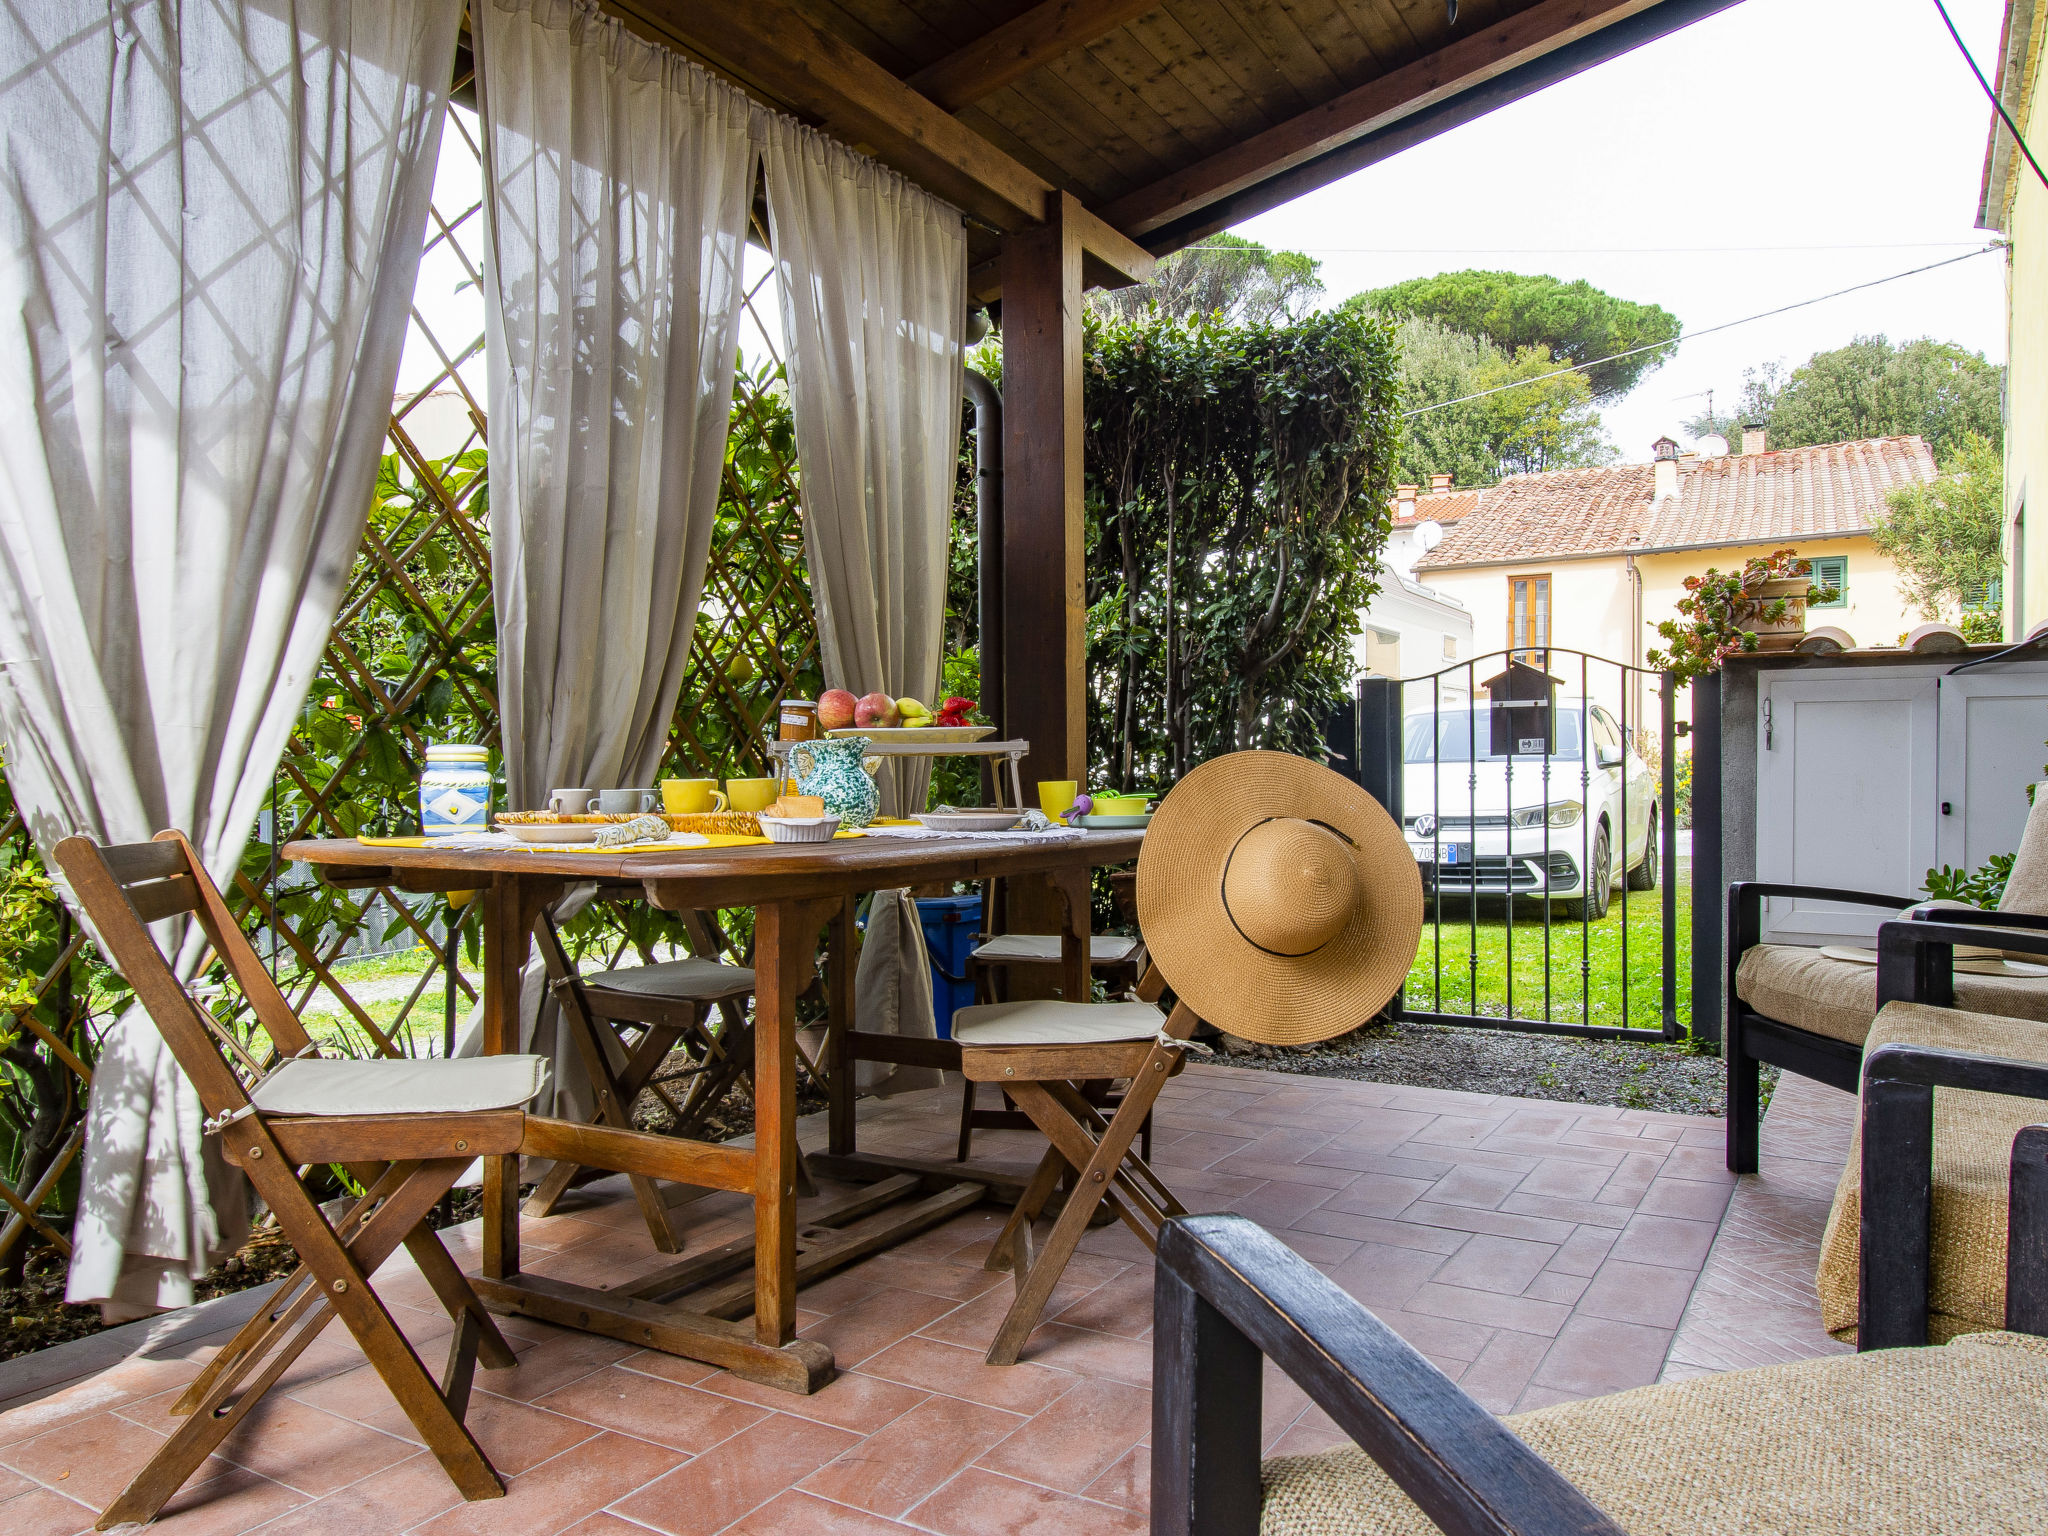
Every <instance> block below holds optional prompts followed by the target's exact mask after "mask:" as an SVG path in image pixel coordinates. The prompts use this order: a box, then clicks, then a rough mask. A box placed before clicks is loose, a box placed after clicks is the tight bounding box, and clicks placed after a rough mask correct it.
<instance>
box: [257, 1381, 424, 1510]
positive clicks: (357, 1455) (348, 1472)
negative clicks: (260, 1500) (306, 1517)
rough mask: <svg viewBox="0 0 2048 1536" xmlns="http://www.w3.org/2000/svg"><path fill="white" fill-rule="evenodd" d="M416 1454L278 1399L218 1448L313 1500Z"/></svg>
mask: <svg viewBox="0 0 2048 1536" xmlns="http://www.w3.org/2000/svg"><path fill="white" fill-rule="evenodd" d="M413 1451H414V1446H413V1445H412V1444H410V1443H409V1442H407V1441H404V1440H401V1439H399V1438H398V1437H397V1436H396V1435H388V1434H383V1433H380V1432H379V1431H378V1430H375V1429H372V1428H370V1427H369V1426H367V1425H365V1424H362V1423H360V1422H358V1421H357V1420H354V1419H344V1418H341V1417H339V1416H337V1415H335V1414H332V1413H323V1412H321V1411H320V1410H319V1409H318V1408H314V1407H312V1406H311V1405H309V1404H306V1403H302V1402H299V1401H298V1400H297V1399H296V1398H290V1397H279V1396H278V1395H277V1394H276V1393H271V1394H270V1395H268V1396H266V1397H265V1398H264V1399H263V1401H262V1402H260V1403H258V1404H257V1405H256V1406H255V1407H254V1408H252V1409H251V1410H250V1411H249V1416H248V1417H247V1418H246V1419H244V1420H243V1421H242V1423H241V1425H240V1426H239V1427H238V1428H237V1429H236V1430H235V1432H234V1433H233V1434H231V1435H229V1436H228V1438H227V1439H226V1440H224V1441H222V1442H221V1447H220V1455H221V1456H222V1457H223V1458H224V1459H226V1460H228V1461H232V1462H234V1463H235V1464H236V1465H237V1466H243V1467H247V1468H248V1469H249V1470H250V1471H252V1472H257V1473H261V1474H262V1475H263V1476H265V1477H268V1478H272V1479H274V1480H276V1481H277V1482H280V1483H283V1484H284V1485H285V1486H286V1487H289V1488H296V1489H298V1490H299V1492H301V1493H304V1494H307V1495H309V1496H311V1497H314V1498H318V1497H319V1496H320V1495H321V1494H323V1493H332V1492H333V1491H334V1490H335V1489H337V1488H344V1487H346V1486H348V1484H350V1483H352V1482H355V1481H356V1480H357V1479H358V1478H363V1477H368V1476H369V1475H370V1474H371V1473H372V1472H381V1471H382V1470H383V1469H384V1468H386V1467H389V1466H395V1465H396V1464H397V1463H399V1462H401V1461H404V1460H405V1459H406V1458H408V1457H409V1456H411V1455H412V1454H413Z"/></svg>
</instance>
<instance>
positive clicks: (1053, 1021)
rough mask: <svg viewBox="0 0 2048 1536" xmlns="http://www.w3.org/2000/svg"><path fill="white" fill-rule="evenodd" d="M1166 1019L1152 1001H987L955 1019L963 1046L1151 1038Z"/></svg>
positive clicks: (955, 1032) (1102, 1042)
mask: <svg viewBox="0 0 2048 1536" xmlns="http://www.w3.org/2000/svg"><path fill="white" fill-rule="evenodd" d="M1165 1024H1166V1015H1165V1014H1163V1013H1161V1012H1160V1011H1159V1010H1158V1009H1157V1008H1154V1007H1153V1006H1152V1005H1151V1004H1150V1003H1053V1002H1035V1003H983V1004H981V1005H979V1006H978V1007H974V1008H962V1009H960V1010H959V1011H958V1012H957V1013H955V1014H954V1015H953V1038H954V1039H955V1040H957V1041H958V1042H959V1043H960V1044H962V1045H976V1046H978V1045H1109V1044H1113V1043H1115V1042H1117V1041H1119V1040H1150V1039H1151V1038H1152V1037H1153V1036H1154V1035H1156V1034H1158V1033H1159V1031H1160V1030H1161V1029H1162V1028H1164V1027H1165Z"/></svg>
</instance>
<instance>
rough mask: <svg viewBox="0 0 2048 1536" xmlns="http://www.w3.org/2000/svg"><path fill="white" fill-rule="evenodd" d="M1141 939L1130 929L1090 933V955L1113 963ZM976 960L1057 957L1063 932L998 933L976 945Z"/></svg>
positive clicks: (1010, 961)
mask: <svg viewBox="0 0 2048 1536" xmlns="http://www.w3.org/2000/svg"><path fill="white" fill-rule="evenodd" d="M1137 947H1138V941H1137V940H1136V939H1134V938H1132V937H1131V936H1130V935H1129V934H1127V933H1097V934H1092V935H1090V936H1089V939H1088V959H1089V961H1090V962H1091V963H1092V964H1095V965H1114V964H1116V962H1117V961H1119V960H1128V959H1129V958H1130V956H1131V951H1132V950H1134V949H1136V948H1137ZM974 958H975V959H976V960H984V961H990V962H993V963H996V964H1017V963H1020V962H1030V961H1057V960H1058V959H1059V958H1060V936H1059V935H1058V934H1056V933H999V934H997V935H996V936H995V937H994V938H992V939H990V940H989V941H988V942H987V943H985V944H979V945H976V946H975V950H974Z"/></svg>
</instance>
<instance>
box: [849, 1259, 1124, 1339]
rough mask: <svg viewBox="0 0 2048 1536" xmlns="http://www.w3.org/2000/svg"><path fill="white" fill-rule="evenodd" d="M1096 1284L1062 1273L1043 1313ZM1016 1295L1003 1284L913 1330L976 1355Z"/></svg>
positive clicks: (1074, 1299)
mask: <svg viewBox="0 0 2048 1536" xmlns="http://www.w3.org/2000/svg"><path fill="white" fill-rule="evenodd" d="M1148 1257H1149V1255H1148ZM1072 1273H1073V1271H1072V1268H1071V1266H1070V1267H1069V1269H1068V1274H1072ZM1003 1278H1004V1280H1005V1281H1008V1280H1009V1276H1007V1275H1005V1276H1004V1277H1003ZM1097 1283H1099V1282H1084V1283H1082V1284H1079V1285H1076V1284H1075V1283H1073V1282H1072V1281H1071V1280H1069V1279H1067V1278H1066V1277H1065V1276H1062V1277H1061V1279H1060V1282H1059V1283H1058V1284H1057V1285H1055V1286H1054V1287H1053V1288H1052V1295H1051V1296H1050V1297H1049V1298H1048V1299H1047V1301H1046V1304H1045V1315H1046V1316H1049V1317H1056V1316H1058V1315H1059V1313H1061V1312H1063V1311H1065V1310H1066V1309H1067V1308H1068V1307H1070V1306H1072V1305H1073V1304H1074V1303H1075V1302H1077V1301H1079V1300H1080V1299H1081V1298H1082V1297H1083V1296H1085V1295H1087V1294H1088V1293H1089V1292H1090V1291H1092V1290H1094V1289H1095V1286H1096V1284H1097ZM1015 1295H1016V1291H1015V1287H1014V1286H1012V1285H1009V1284H1005V1285H1003V1286H1002V1287H1000V1288H999V1289H997V1290H993V1291H989V1292H987V1293H986V1294H984V1295H981V1296H977V1297H976V1298H975V1299H974V1300H972V1301H970V1302H965V1303H963V1304H962V1305H960V1306H957V1307H954V1308H952V1309H951V1310H949V1311H947V1312H944V1313H942V1314H941V1315H940V1316H938V1317H936V1318H934V1319H933V1320H932V1321H931V1322H929V1323H927V1324H925V1326H924V1327H922V1328H919V1329H917V1330H915V1331H916V1332H917V1333H919V1334H922V1335H923V1336H924V1337H925V1338H928V1339H938V1340H939V1341H941V1342H942V1343H946V1344H958V1345H960V1346H961V1347H962V1348H963V1349H971V1350H973V1351H975V1352H976V1353H977V1354H986V1353H987V1351H988V1347H989V1345H991V1344H993V1343H994V1342H995V1337H996V1330H997V1329H998V1328H1000V1327H1002V1325H1003V1318H1004V1317H1005V1316H1007V1315H1008V1313H1009V1310H1010V1303H1011V1301H1012V1300H1013V1299H1015ZM889 1342H892V1343H893V1342H894V1341H893V1340H891V1341H889ZM847 1363H848V1362H846V1361H844V1360H842V1361H840V1364H842V1365H844V1364H847Z"/></svg>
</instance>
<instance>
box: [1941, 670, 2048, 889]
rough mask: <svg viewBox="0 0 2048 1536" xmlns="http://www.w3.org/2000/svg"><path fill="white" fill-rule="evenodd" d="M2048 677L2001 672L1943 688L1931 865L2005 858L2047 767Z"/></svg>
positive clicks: (1973, 675)
mask: <svg viewBox="0 0 2048 1536" xmlns="http://www.w3.org/2000/svg"><path fill="white" fill-rule="evenodd" d="M2044 737H2048V673H2043V672H2041V671H2039V670H2037V669H2034V668H2028V669H2026V670H2024V671H2022V670H2017V669H2012V668H2006V667H2000V668H1997V669H1995V670H1985V671H1977V672H1965V673H1964V674H1963V675H1962V676H1961V677H1944V678H1943V679H1942V680H1941V751H1940V759H1941V764H1940V769H1939V775H1940V778H1939V783H1940V786H1941V792H1940V796H1939V801H1940V803H1939V805H1938V806H1937V811H1938V819H1937V821H1936V827H1937V829H1938V831H1937V833H1936V838H1935V848H1936V862H1938V863H1942V864H1953V865H1955V866H1957V867H1958V868H1961V869H1975V868H1976V867H1977V866H1978V865H1980V864H1982V863H1983V862H1984V861H1985V860H1986V859H1988V858H1990V857H1991V856H1992V855H1993V854H1994V853H2011V852H2012V851H2013V850H2014V849H2016V848H2018V847H2019V845H2020V833H2021V832H2022V831H2023V830H2024V829H2025V827H2026V824H2027V786H2028V785H2029V784H2032V783H2034V782H2035V781H2037V780H2039V779H2041V778H2043V777H2044V776H2048V775H2044V774H2043V772H2042V767H2041V765H2042V764H2043V763H2044V762H2048V746H2044V745H2043V738H2044Z"/></svg>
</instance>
